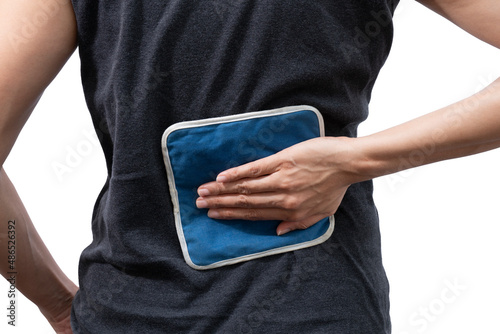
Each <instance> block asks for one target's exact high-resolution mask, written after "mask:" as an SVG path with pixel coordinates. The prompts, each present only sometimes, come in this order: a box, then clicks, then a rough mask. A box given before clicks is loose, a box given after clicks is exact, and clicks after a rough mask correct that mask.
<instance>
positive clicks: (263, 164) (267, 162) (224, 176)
mask: <svg viewBox="0 0 500 334" xmlns="http://www.w3.org/2000/svg"><path fill="white" fill-rule="evenodd" d="M278 166H279V158H278V156H277V155H276V154H274V155H271V156H269V157H266V158H262V159H259V160H256V161H252V162H249V163H247V164H244V165H241V166H238V167H234V168H230V169H228V170H225V171H223V172H221V173H219V175H217V179H216V181H217V182H220V183H225V182H233V181H236V180H241V179H244V178H255V177H259V176H262V175H268V174H271V173H273V172H275V171H276V170H277V168H278Z"/></svg>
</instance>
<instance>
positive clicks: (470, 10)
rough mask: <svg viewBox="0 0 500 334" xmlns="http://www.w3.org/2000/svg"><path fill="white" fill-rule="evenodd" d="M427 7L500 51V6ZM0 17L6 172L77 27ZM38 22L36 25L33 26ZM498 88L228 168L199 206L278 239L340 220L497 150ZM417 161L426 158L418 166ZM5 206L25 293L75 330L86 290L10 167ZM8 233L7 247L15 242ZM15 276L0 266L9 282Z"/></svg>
mask: <svg viewBox="0 0 500 334" xmlns="http://www.w3.org/2000/svg"><path fill="white" fill-rule="evenodd" d="M421 2H422V3H423V4H425V5H426V6H428V7H429V8H431V9H433V10H435V11H437V12H438V13H440V14H442V15H443V16H445V17H447V18H448V19H450V20H452V21H453V22H455V23H456V24H457V25H459V26H461V27H462V28H464V29H465V30H467V31H469V32H470V33H472V34H473V35H475V36H477V37H479V38H481V39H482V40H484V41H486V42H488V43H490V44H492V45H495V46H497V47H500V30H499V29H500V26H499V25H498V24H496V23H495V22H498V21H499V17H498V16H499V15H500V7H499V6H500V2H498V1H497V0H477V1H467V0H453V1H452V0H425V1H424V0H422V1H421ZM44 13H45V14H44ZM0 16H1V17H0V73H2V75H1V76H0V166H2V165H3V163H4V162H5V159H6V157H7V155H8V154H9V152H10V150H11V148H12V146H13V145H14V142H15V141H16V138H17V136H18V135H19V132H20V131H21V129H22V127H23V125H24V124H25V122H26V120H27V119H28V117H29V115H30V114H31V111H32V110H33V108H34V107H35V105H36V103H37V101H38V99H39V98H40V96H41V95H42V93H43V91H44V89H45V88H46V87H47V86H48V85H49V83H50V82H51V81H52V79H53V78H54V77H55V76H56V74H57V73H58V72H59V70H60V69H61V67H62V66H63V65H64V63H65V62H66V60H67V59H68V58H69V57H70V55H71V54H72V53H73V51H74V49H75V47H76V23H75V17H74V13H73V11H72V8H71V3H70V1H69V0H0ZM41 17H44V18H43V19H40V18H41ZM35 18H38V20H39V21H36V22H37V24H36V25H29V24H27V23H26V22H28V23H29V22H35V21H34V20H35ZM499 86H500V82H499V81H498V80H497V81H496V82H495V83H494V84H492V85H491V86H490V87H488V88H486V89H485V90H484V91H483V92H481V93H479V94H477V95H476V96H474V97H471V98H469V99H467V100H465V101H464V102H459V103H457V104H455V105H453V106H450V107H447V108H444V109H441V110H438V111H436V112H434V113H431V114H428V115H426V116H423V117H421V118H418V119H416V120H413V121H410V122H408V123H405V124H402V125H400V126H397V127H394V128H391V129H388V130H386V131H383V132H380V133H377V134H374V135H371V136H368V137H364V138H359V139H351V138H321V139H314V140H311V141H307V142H304V143H301V144H298V145H295V146H293V147H291V148H289V149H286V150H284V151H282V152H279V153H277V154H275V155H273V156H271V157H269V158H265V159H262V160H259V161H256V162H253V163H250V164H247V165H244V166H241V167H237V168H234V169H231V170H228V171H225V172H223V173H221V174H220V175H219V178H218V180H217V182H211V183H208V184H206V185H203V186H201V187H200V189H199V193H200V195H202V196H200V199H199V200H198V202H197V203H198V206H199V207H208V208H210V210H209V215H210V216H213V217H215V216H218V217H220V218H223V219H232V218H245V219H254V220H258V219H269V218H272V219H279V220H282V221H283V223H281V224H280V225H279V226H278V229H277V233H278V234H283V233H286V232H288V231H290V230H293V229H298V228H307V227H308V226H311V224H314V222H316V221H317V220H319V219H320V218H323V217H326V216H328V215H330V214H333V213H334V212H335V211H336V210H337V208H338V206H339V205H340V202H341V201H342V198H343V196H344V194H345V191H346V190H347V188H348V187H349V185H350V184H352V183H355V182H359V181H363V180H367V179H371V178H374V177H377V176H380V175H385V174H388V173H393V172H396V171H400V170H403V169H406V168H411V167H416V166H418V165H423V164H426V163H431V162H436V161H440V160H444V159H450V158H454V157H459V156H464V155H469V154H474V153H478V152H482V151H486V150H489V149H493V148H496V147H499V146H500V135H499V134H500V87H499ZM409 129H411V131H409ZM394 142H397V143H398V145H393V143H394ZM387 143H390V144H391V145H388V144H387ZM387 147H390V149H389V150H388V149H387ZM429 147H431V148H432V149H430V150H429V149H428V148H429ZM419 152H420V153H422V152H424V153H423V154H419ZM414 155H418V156H419V157H422V158H421V159H418V160H417V162H416V163H415V159H412V156H414ZM0 208H1V209H0V220H1V221H8V220H15V221H16V226H17V227H16V231H17V240H19V245H20V246H19V249H18V253H17V256H18V257H17V259H16V264H17V271H18V272H23V273H24V275H23V277H21V276H19V279H18V281H17V288H18V289H19V290H20V291H22V292H23V294H24V295H25V296H27V297H28V298H29V299H30V300H32V301H33V302H34V303H35V304H36V305H38V307H39V308H40V311H41V312H42V313H43V315H44V316H45V317H46V318H47V320H48V321H49V322H50V324H51V325H52V327H53V328H54V330H55V331H56V333H63V334H69V333H71V332H72V331H71V327H70V309H71V302H72V299H73V296H74V294H75V293H76V291H77V289H78V288H77V286H76V285H75V284H74V283H73V282H71V280H69V279H68V278H67V277H66V275H64V273H63V272H62V271H61V270H60V268H59V267H58V266H57V264H56V263H55V261H54V260H53V258H52V256H51V255H50V253H49V251H48V250H47V248H46V247H45V245H44V243H43V241H42V240H41V239H40V237H39V236H38V233H37V232H36V229H35V228H34V226H33V223H32V222H31V220H30V218H29V216H28V213H27V211H26V209H25V208H24V205H23V204H22V201H21V199H20V198H19V196H18V195H17V192H16V190H15V188H14V186H13V185H12V183H11V182H10V180H9V178H8V176H7V174H6V173H5V171H4V170H3V168H1V169H0ZM42 223H43V222H42ZM4 226H5V224H3V225H2V227H1V229H0V244H1V245H4V244H7V241H8V231H7V229H6V228H4ZM1 249H2V250H1V252H4V250H5V249H7V248H6V247H1ZM4 256H5V257H4V258H7V256H6V253H5V254H4ZM8 271H9V270H8V267H7V263H6V262H5V261H3V262H0V272H1V273H2V275H4V276H5V275H6V273H7V272H8ZM33 277H36V279H33Z"/></svg>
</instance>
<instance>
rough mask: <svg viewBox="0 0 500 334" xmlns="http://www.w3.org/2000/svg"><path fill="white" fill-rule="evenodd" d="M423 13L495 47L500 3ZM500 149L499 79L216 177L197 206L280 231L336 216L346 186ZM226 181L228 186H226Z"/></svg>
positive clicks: (449, 4) (499, 43) (442, 4)
mask: <svg viewBox="0 0 500 334" xmlns="http://www.w3.org/2000/svg"><path fill="white" fill-rule="evenodd" d="M425 4H426V5H427V6H428V7H431V8H433V9H435V10H437V11H438V12H439V13H440V14H442V15H444V16H445V17H448V18H450V19H451V20H453V22H455V23H457V24H459V25H460V26H461V27H462V28H464V29H465V30H467V31H468V32H470V33H472V34H474V35H476V36H477V37H479V38H481V39H483V40H485V41H488V42H489V43H491V44H492V45H494V46H496V47H500V31H499V28H498V22H500V10H498V6H499V5H498V1H496V0H482V1H477V2H471V1H460V0H454V1H449V0H441V1H439V0H432V1H431V0H429V1H425ZM497 147H500V80H497V81H495V82H494V83H493V84H491V85H490V86H489V87H487V88H486V89H485V90H483V91H482V92H480V93H478V94H476V95H474V96H472V97H470V98H468V99H465V100H463V101H461V102H458V103H456V104H453V105H451V106H448V107H446V108H443V109H440V110H438V111H435V112H433V113H430V114H427V115H425V116H422V117H419V118H417V119H415V120H412V121H410V122H407V123H405V124H402V125H399V126H396V127H393V128H391V129H388V130H385V131H382V132H379V133H376V134H373V135H370V136H367V137H363V138H357V139H352V138H333V137H330V138H320V139H314V140H312V141H308V142H305V143H301V144H298V145H295V146H293V147H291V148H289V149H286V150H284V151H282V152H280V153H278V154H276V155H273V156H271V157H268V158H265V159H262V160H259V161H257V162H253V163H250V164H247V165H244V166H240V167H237V168H234V169H231V170H228V171H225V172H223V173H221V174H220V175H219V178H218V182H211V183H208V184H205V185H202V186H201V187H200V191H199V194H200V198H199V199H198V201H197V205H198V207H200V208H201V207H204V208H209V213H208V214H209V216H212V217H219V218H222V219H231V218H242V219H252V220H259V219H279V220H283V221H284V222H283V223H282V224H280V225H279V226H278V229H277V233H278V234H282V233H285V232H287V231H289V230H294V229H299V228H307V227H308V226H310V225H312V224H314V223H315V222H316V221H318V220H319V219H321V218H323V217H326V216H327V215H330V214H333V213H334V212H335V211H336V210H337V207H338V205H339V204H340V202H341V200H342V198H343V196H344V194H345V191H346V190H347V188H348V187H349V185H350V184H352V183H355V182H360V181H363V180H367V179H371V178H375V177H378V176H382V175H386V174H389V173H394V172H397V171H401V170H404V169H408V168H412V167H416V166H420V165H424V164H428V163H432V162H437V161H441V160H445V159H451V158H456V157H461V156H466V155H470V154H475V153H479V152H483V151H486V150H490V149H493V148H497ZM224 178H225V180H223V179H224Z"/></svg>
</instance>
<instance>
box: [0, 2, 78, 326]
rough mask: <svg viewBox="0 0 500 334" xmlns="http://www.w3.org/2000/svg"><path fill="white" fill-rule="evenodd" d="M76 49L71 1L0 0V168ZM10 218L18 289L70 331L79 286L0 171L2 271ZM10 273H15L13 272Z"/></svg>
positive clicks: (55, 323) (2, 269) (52, 322)
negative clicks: (41, 99) (59, 261)
mask: <svg viewBox="0 0 500 334" xmlns="http://www.w3.org/2000/svg"><path fill="white" fill-rule="evenodd" d="M75 47H76V24H75V18H74V13H73V10H72V7H71V3H70V1H69V0H46V1H41V0H35V1H31V0H0V73H1V74H2V75H1V76H0V166H2V165H3V163H4V162H5V159H6V158H7V155H8V154H9V152H10V150H11V148H12V146H13V145H14V142H15V141H16V139H17V136H18V135H19V132H20V131H21V129H22V127H23V125H24V124H25V122H26V120H27V119H28V117H29V115H30V114H31V111H32V110H33V108H34V107H35V105H36V103H37V102H38V100H39V98H40V96H41V95H42V93H43V91H44V89H45V88H46V87H47V85H48V84H49V83H50V82H51V81H52V79H53V78H54V77H55V76H56V74H57V73H58V72H59V70H60V69H61V67H62V66H63V65H64V63H65V62H66V60H67V59H68V58H69V57H70V55H71V54H72V53H73V51H74V49H75ZM8 221H15V226H16V259H15V272H17V277H16V288H17V289H19V290H20V291H21V292H22V293H23V294H24V295H25V296H26V297H27V298H29V299H30V300H32V301H33V302H34V303H35V304H37V305H38V307H39V308H40V310H41V311H42V313H43V314H44V315H45V317H46V318H47V319H48V320H49V322H50V323H51V324H52V326H53V327H54V328H55V329H56V331H57V332H58V333H71V329H70V328H69V327H68V326H69V322H68V319H69V310H70V308H69V307H70V305H71V301H72V299H73V296H74V294H75V292H76V290H77V287H76V285H75V284H74V283H73V282H71V281H70V280H69V279H68V278H67V277H66V276H65V275H64V273H62V271H61V270H60V268H59V267H58V266H57V264H56V263H55V261H54V260H53V258H52V256H51V255H50V253H49V251H48V250H47V248H46V247H45V245H44V243H43V241H42V240H41V239H40V237H39V235H38V233H37V232H36V229H35V228H34V226H33V224H32V222H31V220H30V218H29V216H28V213H27V212H26V209H25V208H24V206H23V204H22V202H21V200H20V198H19V196H18V195H17V192H16V190H15V188H14V186H13V185H12V183H11V182H10V180H9V178H8V176H7V174H6V173H5V171H4V170H3V168H1V170H0V247H1V249H0V258H1V259H2V260H0V272H1V273H2V275H4V276H5V275H6V273H7V272H11V271H12V270H11V268H9V267H8V262H7V258H8V253H7V243H8V240H10V239H9V233H8ZM8 276H10V275H8Z"/></svg>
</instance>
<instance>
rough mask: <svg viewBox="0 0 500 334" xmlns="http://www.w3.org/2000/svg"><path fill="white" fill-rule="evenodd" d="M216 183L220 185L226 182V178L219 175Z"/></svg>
mask: <svg viewBox="0 0 500 334" xmlns="http://www.w3.org/2000/svg"><path fill="white" fill-rule="evenodd" d="M216 181H217V182H220V183H224V182H226V181H227V176H225V175H219V176H217V179H216Z"/></svg>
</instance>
